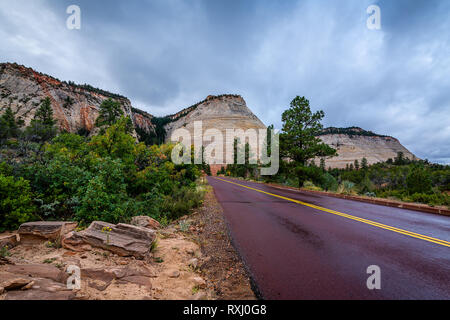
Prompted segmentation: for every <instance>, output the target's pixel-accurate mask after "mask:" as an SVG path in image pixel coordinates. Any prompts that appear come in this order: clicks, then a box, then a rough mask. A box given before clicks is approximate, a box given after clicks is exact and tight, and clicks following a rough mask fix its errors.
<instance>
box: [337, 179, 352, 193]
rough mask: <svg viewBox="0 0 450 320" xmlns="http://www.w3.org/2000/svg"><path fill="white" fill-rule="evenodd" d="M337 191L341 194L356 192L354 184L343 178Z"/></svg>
mask: <svg viewBox="0 0 450 320" xmlns="http://www.w3.org/2000/svg"><path fill="white" fill-rule="evenodd" d="M337 192H338V193H342V194H356V190H355V184H354V183H353V182H351V181H347V180H344V181H342V183H341V184H340V185H339V187H338V190H337Z"/></svg>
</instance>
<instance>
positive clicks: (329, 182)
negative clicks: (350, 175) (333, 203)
mask: <svg viewBox="0 0 450 320" xmlns="http://www.w3.org/2000/svg"><path fill="white" fill-rule="evenodd" d="M322 188H323V189H325V190H326V191H333V192H335V191H336V190H337V189H338V183H337V181H336V178H335V177H333V176H332V175H331V174H329V173H328V172H327V173H325V174H324V175H323V183H322Z"/></svg>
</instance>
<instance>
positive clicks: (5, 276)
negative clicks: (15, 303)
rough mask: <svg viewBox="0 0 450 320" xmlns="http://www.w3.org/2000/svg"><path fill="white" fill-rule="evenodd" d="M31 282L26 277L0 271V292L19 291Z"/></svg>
mask: <svg viewBox="0 0 450 320" xmlns="http://www.w3.org/2000/svg"><path fill="white" fill-rule="evenodd" d="M32 281H33V280H32V279H31V278H30V277H27V276H18V275H16V274H14V273H11V272H4V271H0V288H2V290H0V291H3V290H4V291H9V290H17V289H20V288H22V287H24V286H26V285H27V284H29V283H30V282H32Z"/></svg>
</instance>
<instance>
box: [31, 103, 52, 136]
mask: <svg viewBox="0 0 450 320" xmlns="http://www.w3.org/2000/svg"><path fill="white" fill-rule="evenodd" d="M55 124H56V120H55V119H54V118H53V109H52V105H51V101H50V98H49V97H47V98H45V99H44V100H43V101H42V103H41V106H40V107H39V109H38V110H37V111H36V113H35V114H34V118H33V119H32V120H31V122H30V125H29V126H28V127H27V129H26V133H27V136H28V137H29V138H30V139H31V140H33V141H36V142H45V141H49V140H51V139H52V138H54V137H55V136H56V127H55Z"/></svg>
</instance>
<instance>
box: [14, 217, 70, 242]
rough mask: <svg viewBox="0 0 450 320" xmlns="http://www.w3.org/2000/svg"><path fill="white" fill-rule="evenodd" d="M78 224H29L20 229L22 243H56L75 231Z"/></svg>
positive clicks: (39, 222)
mask: <svg viewBox="0 0 450 320" xmlns="http://www.w3.org/2000/svg"><path fill="white" fill-rule="evenodd" d="M76 227H77V222H65V221H37V222H27V223H24V224H22V225H21V226H20V227H19V231H18V232H19V236H20V242H21V243H23V244H33V243H38V242H41V241H56V240H59V239H61V238H62V237H63V236H64V235H65V234H67V233H68V232H70V231H72V230H74V229H75V228H76Z"/></svg>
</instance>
